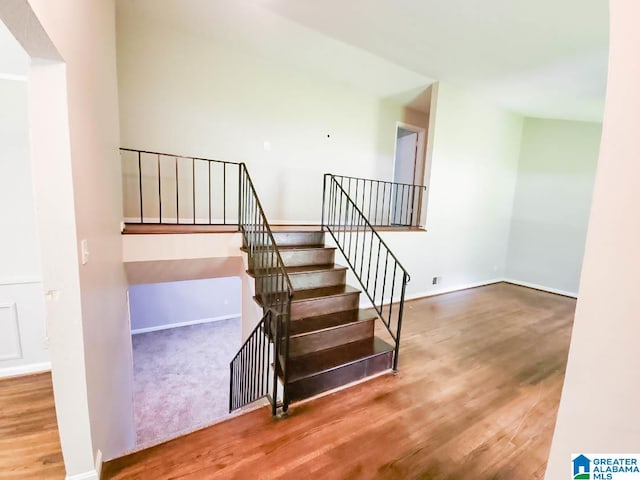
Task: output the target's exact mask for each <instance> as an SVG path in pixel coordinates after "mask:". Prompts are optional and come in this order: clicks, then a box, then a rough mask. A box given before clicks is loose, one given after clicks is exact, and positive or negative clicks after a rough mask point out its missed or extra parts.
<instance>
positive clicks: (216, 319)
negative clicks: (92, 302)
mask: <svg viewBox="0 0 640 480" xmlns="http://www.w3.org/2000/svg"><path fill="white" fill-rule="evenodd" d="M232 318H240V314H239V313H235V314H233V315H223V316H221V317H213V318H201V319H199V320H189V321H187V322H178V323H167V324H164V325H158V326H155V327H145V328H136V329H135V330H131V334H132V335H137V334H139V333H148V332H157V331H159V330H167V329H169V328H177V327H188V326H190V325H199V324H201V323H210V322H220V321H222V320H231V319H232Z"/></svg>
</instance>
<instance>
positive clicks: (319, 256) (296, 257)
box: [278, 246, 336, 267]
mask: <svg viewBox="0 0 640 480" xmlns="http://www.w3.org/2000/svg"><path fill="white" fill-rule="evenodd" d="M278 249H279V250H280V256H281V257H282V261H283V262H284V264H285V266H287V267H299V266H309V265H326V264H331V263H334V261H335V255H336V248H335V247H309V246H307V247H282V248H280V247H278Z"/></svg>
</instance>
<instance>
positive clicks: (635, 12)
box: [545, 0, 640, 480]
mask: <svg viewBox="0 0 640 480" xmlns="http://www.w3.org/2000/svg"><path fill="white" fill-rule="evenodd" d="M610 8H611V15H610V22H611V30H610V31H611V42H610V56H609V77H608V84H607V98H606V104H605V114H604V123H603V129H602V142H601V146H600V158H599V161H598V169H597V174H596V180H595V187H594V192H593V203H592V208H591V215H590V218H589V228H588V234H587V242H586V247H585V256H584V263H583V267H582V275H581V278H580V297H579V298H578V304H577V309H576V316H575V322H574V326H573V334H572V338H571V348H570V350H569V362H568V365H567V371H566V376H565V382H564V387H563V390H562V399H561V401H560V409H559V411H558V419H557V423H556V430H555V434H554V438H553V443H552V446H551V454H550V456H549V463H548V466H547V473H546V477H545V478H547V479H548V480H556V479H559V478H565V477H567V476H568V475H569V472H570V460H571V457H570V455H571V454H572V453H583V452H584V453H600V452H603V453H637V452H638V446H639V445H640V415H638V405H640V383H638V380H637V372H638V366H639V365H640V349H639V348H638V338H640V322H638V312H639V311H640V295H638V278H640V251H639V250H638V245H639V244H640V216H639V215H637V213H636V206H637V205H638V203H639V202H640V190H639V189H638V178H640V163H639V162H638V159H639V158H640V137H639V136H638V132H637V130H638V129H637V126H638V124H639V123H640V91H639V90H638V82H640V31H639V30H638V28H637V19H638V17H639V16H640V4H638V2H636V1H635V0H611V2H610Z"/></svg>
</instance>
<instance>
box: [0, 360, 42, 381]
mask: <svg viewBox="0 0 640 480" xmlns="http://www.w3.org/2000/svg"><path fill="white" fill-rule="evenodd" d="M50 371H51V362H42V363H30V364H28V365H17V366H15V367H5V368H0V377H2V378H4V377H17V376H19V375H31V374H32V373H41V372H50Z"/></svg>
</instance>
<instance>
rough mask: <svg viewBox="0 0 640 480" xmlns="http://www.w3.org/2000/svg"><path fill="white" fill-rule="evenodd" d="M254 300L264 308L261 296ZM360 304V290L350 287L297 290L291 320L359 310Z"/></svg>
mask: <svg viewBox="0 0 640 480" xmlns="http://www.w3.org/2000/svg"><path fill="white" fill-rule="evenodd" d="M283 295H284V293H283ZM253 298H254V300H255V301H256V302H257V303H258V305H260V306H262V299H261V298H260V296H259V295H256V296H254V297H253ZM359 302H360V290H358V289H357V288H353V287H351V286H350V285H336V286H331V287H323V288H312V289H308V290H296V291H295V292H294V293H293V297H292V298H291V320H298V319H301V318H306V317H315V316H317V315H326V314H329V313H334V312H342V311H344V310H357V309H358V304H359Z"/></svg>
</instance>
